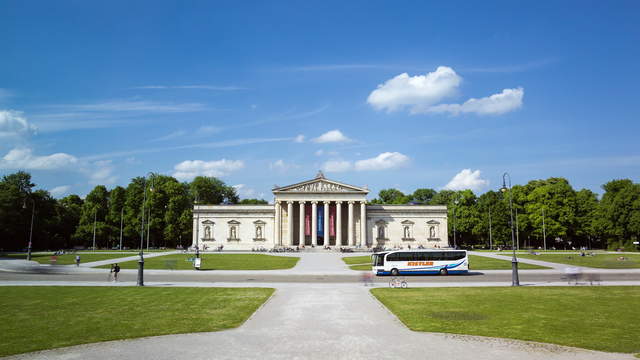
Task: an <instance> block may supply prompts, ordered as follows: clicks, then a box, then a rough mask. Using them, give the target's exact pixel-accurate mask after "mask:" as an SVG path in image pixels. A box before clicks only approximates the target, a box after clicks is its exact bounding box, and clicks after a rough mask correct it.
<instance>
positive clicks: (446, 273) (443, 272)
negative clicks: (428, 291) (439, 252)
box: [440, 268, 449, 275]
mask: <svg viewBox="0 0 640 360" xmlns="http://www.w3.org/2000/svg"><path fill="white" fill-rule="evenodd" d="M440 275H449V271H447V269H446V268H442V269H440Z"/></svg>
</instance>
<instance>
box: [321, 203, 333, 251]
mask: <svg viewBox="0 0 640 360" xmlns="http://www.w3.org/2000/svg"><path fill="white" fill-rule="evenodd" d="M323 203H324V206H323V208H324V246H329V238H330V236H329V204H330V203H331V202H330V201H324V202H323Z"/></svg>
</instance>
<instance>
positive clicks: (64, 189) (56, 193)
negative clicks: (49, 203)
mask: <svg viewBox="0 0 640 360" xmlns="http://www.w3.org/2000/svg"><path fill="white" fill-rule="evenodd" d="M70 189H71V186H69V185H63V186H56V187H54V188H53V189H51V190H49V193H50V194H51V196H53V197H54V198H56V199H59V198H61V197H62V196H63V195H66V194H68V193H69V190H70Z"/></svg>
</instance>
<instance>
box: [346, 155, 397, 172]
mask: <svg viewBox="0 0 640 360" xmlns="http://www.w3.org/2000/svg"><path fill="white" fill-rule="evenodd" d="M408 163H409V157H408V156H406V155H404V154H401V153H399V152H384V153H382V154H380V155H378V156H376V157H374V158H371V159H365V160H358V161H356V163H355V169H356V170H358V171H368V170H388V169H394V168H399V167H402V166H405V165H407V164H408Z"/></svg>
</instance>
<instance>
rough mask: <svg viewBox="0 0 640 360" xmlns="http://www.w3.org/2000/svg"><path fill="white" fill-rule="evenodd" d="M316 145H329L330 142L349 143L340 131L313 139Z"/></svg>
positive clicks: (332, 131) (329, 132)
mask: <svg viewBox="0 0 640 360" xmlns="http://www.w3.org/2000/svg"><path fill="white" fill-rule="evenodd" d="M313 141H314V142H316V143H320V144H322V143H331V142H348V141H351V139H349V138H348V137H346V136H345V135H344V134H343V133H342V132H341V131H340V130H331V131H327V132H326V133H324V134H322V135H320V136H318V137H317V138H315V139H313Z"/></svg>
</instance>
